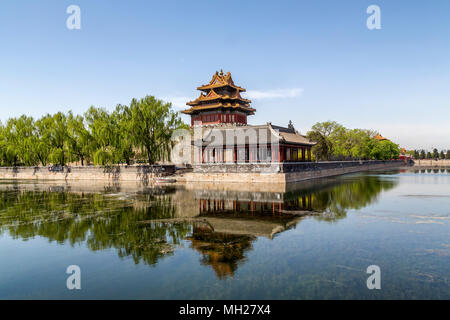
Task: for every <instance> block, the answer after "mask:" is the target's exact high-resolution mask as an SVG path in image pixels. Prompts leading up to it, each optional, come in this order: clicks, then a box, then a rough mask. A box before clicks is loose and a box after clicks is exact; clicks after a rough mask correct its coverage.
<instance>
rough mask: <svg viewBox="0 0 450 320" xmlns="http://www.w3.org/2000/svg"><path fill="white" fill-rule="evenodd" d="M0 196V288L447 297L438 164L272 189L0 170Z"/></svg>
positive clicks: (448, 180)
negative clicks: (14, 176)
mask: <svg viewBox="0 0 450 320" xmlns="http://www.w3.org/2000/svg"><path fill="white" fill-rule="evenodd" d="M0 197H1V201H0V257H1V259H0V299H33V298H37V299H431V298H434V299H450V279H449V275H450V263H449V261H450V260H449V257H450V228H449V224H450V212H449V211H448V208H449V207H450V169H446V168H440V169H414V168H411V169H408V170H407V169H403V170H395V171H386V172H368V173H358V174H351V175H345V176H340V177H333V178H326V179H320V180H312V181H307V182H303V183H297V184H291V185H288V186H286V187H285V188H284V189H282V190H276V188H273V187H271V186H270V185H265V186H262V185H260V186H258V185H256V186H252V187H248V188H245V187H242V186H240V185H239V186H238V185H235V186H233V185H232V184H231V185H227V186H220V185H217V184H211V185H202V184H192V185H186V186H180V185H168V186H162V185H157V186H152V187H149V186H146V187H144V186H141V187H140V186H132V187H130V186H127V185H124V184H91V185H88V184H86V182H84V183H64V182H60V181H58V182H51V181H45V182H42V181H41V182H39V181H8V180H2V181H0ZM69 265H78V266H79V267H80V269H81V283H82V285H81V286H82V287H81V290H68V289H67V288H66V279H67V277H68V274H66V268H67V267H68V266H69ZM370 265H377V266H379V267H380V269H381V289H380V290H369V289H368V288H367V286H366V280H367V278H368V276H369V274H367V273H366V269H367V267H368V266H370Z"/></svg>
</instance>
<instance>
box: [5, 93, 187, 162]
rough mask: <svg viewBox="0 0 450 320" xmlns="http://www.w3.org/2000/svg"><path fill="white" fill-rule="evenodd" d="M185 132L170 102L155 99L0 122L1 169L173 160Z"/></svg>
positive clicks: (22, 117) (151, 97)
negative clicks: (177, 135)
mask: <svg viewBox="0 0 450 320" xmlns="http://www.w3.org/2000/svg"><path fill="white" fill-rule="evenodd" d="M187 127H188V126H187V125H186V124H185V123H183V122H182V120H181V118H180V117H179V115H178V113H177V112H174V111H173V110H172V104H171V103H169V102H164V101H162V100H158V99H156V98H155V97H153V96H146V97H144V98H142V99H140V100H137V99H132V100H131V103H130V105H129V106H126V105H120V104H119V105H117V106H116V108H115V110H114V111H112V112H108V111H107V110H106V109H104V108H97V107H94V106H91V107H90V108H89V109H88V110H87V111H86V112H85V113H84V114H83V115H74V114H73V113H72V112H71V111H69V112H67V113H63V112H58V113H55V114H53V115H52V114H46V115H44V116H42V117H41V118H39V119H37V120H35V119H33V117H28V116H26V115H22V116H20V117H17V118H10V119H8V120H7V121H6V123H5V124H4V125H3V124H2V123H1V122H0V165H1V166H19V165H24V166H36V165H42V166H47V165H49V164H53V165H62V166H64V165H67V164H68V163H72V162H81V165H85V164H91V163H93V164H95V165H109V164H113V163H114V164H119V163H126V164H131V163H132V162H133V161H135V160H142V159H145V160H146V161H148V163H149V164H154V163H155V162H157V161H165V160H170V150H171V148H172V147H173V141H171V136H172V132H173V131H174V130H176V129H179V128H187ZM145 160H144V161H145Z"/></svg>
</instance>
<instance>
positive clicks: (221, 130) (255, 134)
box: [193, 123, 315, 146]
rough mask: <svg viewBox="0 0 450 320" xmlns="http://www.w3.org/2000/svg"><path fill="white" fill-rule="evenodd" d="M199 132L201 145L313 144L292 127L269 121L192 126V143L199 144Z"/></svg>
mask: <svg viewBox="0 0 450 320" xmlns="http://www.w3.org/2000/svg"><path fill="white" fill-rule="evenodd" d="M196 130H199V131H196ZM200 134H201V135H202V137H203V142H202V145H204V146H205V145H208V146H222V145H230V146H231V145H243V144H244V142H245V144H257V143H258V144H264V143H271V142H272V143H279V144H294V145H300V146H313V145H314V144H315V143H314V142H312V141H310V140H309V139H308V138H306V137H305V136H304V135H301V134H300V133H298V131H296V130H295V129H293V128H292V129H291V128H285V127H280V126H274V125H272V124H271V123H267V124H264V125H239V124H215V125H202V126H194V140H193V143H194V144H196V145H200V142H199V141H198V140H199V136H200ZM196 142H197V143H196Z"/></svg>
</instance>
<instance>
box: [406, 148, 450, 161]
mask: <svg viewBox="0 0 450 320" xmlns="http://www.w3.org/2000/svg"><path fill="white" fill-rule="evenodd" d="M407 153H408V154H409V155H411V156H412V157H413V159H416V160H423V159H436V160H438V159H440V160H444V159H450V150H441V151H439V150H438V149H437V148H434V149H433V151H427V150H425V149H419V150H410V151H407Z"/></svg>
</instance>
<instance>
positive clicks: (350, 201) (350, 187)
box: [312, 176, 396, 220]
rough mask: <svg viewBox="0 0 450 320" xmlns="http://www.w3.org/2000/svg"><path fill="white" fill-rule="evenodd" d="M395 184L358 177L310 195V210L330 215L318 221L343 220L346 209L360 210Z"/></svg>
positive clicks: (390, 181)
mask: <svg viewBox="0 0 450 320" xmlns="http://www.w3.org/2000/svg"><path fill="white" fill-rule="evenodd" d="M395 185H396V182H395V181H392V180H383V179H380V178H379V177H377V176H364V177H358V178H356V179H355V180H350V181H349V182H345V183H343V184H340V185H336V186H333V187H331V188H327V189H325V190H322V191H318V192H316V193H313V194H312V208H313V209H314V210H316V211H324V212H328V213H330V215H324V216H318V219H323V220H334V219H341V218H344V217H345V216H346V214H347V210H348V209H356V210H357V209H361V208H363V207H365V206H367V205H369V204H370V203H372V202H374V201H376V199H377V198H378V195H379V194H380V193H381V192H382V191H383V190H389V189H392V188H393V187H395Z"/></svg>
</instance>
